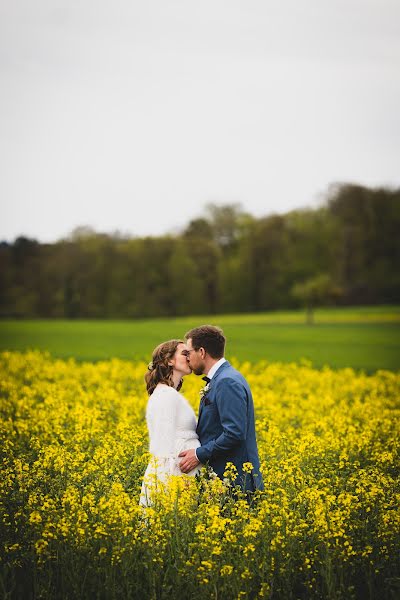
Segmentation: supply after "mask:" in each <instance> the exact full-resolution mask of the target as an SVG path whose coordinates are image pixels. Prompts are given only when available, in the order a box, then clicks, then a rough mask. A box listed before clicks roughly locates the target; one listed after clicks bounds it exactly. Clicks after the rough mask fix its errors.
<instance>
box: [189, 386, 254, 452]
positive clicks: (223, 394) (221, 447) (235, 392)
mask: <svg viewBox="0 0 400 600" xmlns="http://www.w3.org/2000/svg"><path fill="white" fill-rule="evenodd" d="M215 402H216V405H217V408H218V412H219V417H220V420H221V425H222V430H223V431H222V433H221V435H219V436H218V437H217V438H216V439H214V440H211V441H209V442H208V443H207V444H205V445H204V446H200V447H199V448H197V450H196V455H197V457H198V459H199V461H200V462H201V463H203V464H204V463H205V462H207V461H208V460H210V459H211V458H215V457H216V456H219V455H224V454H227V453H229V451H230V450H231V449H232V448H234V447H235V446H237V445H239V444H240V442H241V441H243V440H244V439H246V431H247V394H246V390H245V389H244V387H243V386H242V385H241V384H240V383H239V382H237V381H235V380H234V379H229V378H225V379H222V381H220V382H218V388H217V390H216V397H215Z"/></svg>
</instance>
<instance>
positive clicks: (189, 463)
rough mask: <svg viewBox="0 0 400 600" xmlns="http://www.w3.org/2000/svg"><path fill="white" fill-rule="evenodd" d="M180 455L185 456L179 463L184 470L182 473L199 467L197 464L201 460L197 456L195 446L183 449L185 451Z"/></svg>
mask: <svg viewBox="0 0 400 600" xmlns="http://www.w3.org/2000/svg"><path fill="white" fill-rule="evenodd" d="M178 456H179V457H181V458H182V457H183V460H181V462H180V463H179V468H180V470H181V471H182V473H189V471H191V470H192V469H194V468H195V467H197V465H199V464H200V461H199V459H198V458H197V456H196V452H195V450H194V448H191V449H190V450H183V452H180V453H179V454H178Z"/></svg>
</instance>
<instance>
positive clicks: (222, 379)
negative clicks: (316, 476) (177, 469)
mask: <svg viewBox="0 0 400 600" xmlns="http://www.w3.org/2000/svg"><path fill="white" fill-rule="evenodd" d="M208 387H209V390H208V392H207V394H206V396H204V397H203V398H202V400H201V403H200V409H199V418H198V423H197V434H198V436H199V440H200V443H201V446H200V447H199V448H197V450H196V454H197V457H198V459H199V460H200V462H201V463H203V464H205V463H207V462H208V463H209V465H210V466H211V467H212V468H213V469H214V471H215V472H216V473H217V475H218V476H219V477H221V478H223V474H224V471H225V469H226V463H227V462H232V463H233V464H234V465H235V467H236V468H237V471H238V476H237V479H236V482H235V484H236V485H241V486H242V488H243V489H245V490H251V491H253V490H255V489H264V486H263V481H262V477H261V474H260V460H259V457H258V450H257V442H256V432H255V425H254V405H253V398H252V395H251V391H250V387H249V384H248V383H247V381H246V380H245V378H244V377H243V375H241V374H240V373H239V372H238V371H237V370H236V369H234V368H233V367H232V366H231V365H230V364H229V362H228V361H226V362H224V363H223V364H222V365H221V366H220V367H219V369H218V370H217V372H216V373H215V375H214V377H213V378H212V379H211V381H210V383H209V384H208ZM245 462H250V463H252V465H253V467H254V469H253V472H252V473H251V474H247V473H244V472H243V463H245Z"/></svg>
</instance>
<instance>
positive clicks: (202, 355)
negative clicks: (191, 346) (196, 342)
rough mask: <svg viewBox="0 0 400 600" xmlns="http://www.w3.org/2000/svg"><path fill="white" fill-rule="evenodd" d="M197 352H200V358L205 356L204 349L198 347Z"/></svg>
mask: <svg viewBox="0 0 400 600" xmlns="http://www.w3.org/2000/svg"><path fill="white" fill-rule="evenodd" d="M199 354H200V356H201V358H203V359H204V358H205V355H206V351H205V350H204V348H199Z"/></svg>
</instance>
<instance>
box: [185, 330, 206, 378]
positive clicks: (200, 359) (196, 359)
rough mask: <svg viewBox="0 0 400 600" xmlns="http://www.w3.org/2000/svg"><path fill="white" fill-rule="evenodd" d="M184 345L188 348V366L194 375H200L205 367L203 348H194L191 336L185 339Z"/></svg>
mask: <svg viewBox="0 0 400 600" xmlns="http://www.w3.org/2000/svg"><path fill="white" fill-rule="evenodd" d="M186 346H187V350H188V354H187V360H188V363H189V367H190V368H191V369H192V371H193V373H195V374H196V375H202V374H203V373H204V369H205V363H204V348H199V349H198V350H195V349H194V348H193V343H192V338H189V339H188V340H187V342H186Z"/></svg>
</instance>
